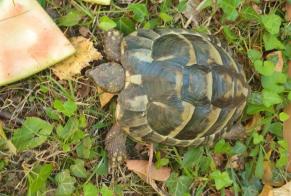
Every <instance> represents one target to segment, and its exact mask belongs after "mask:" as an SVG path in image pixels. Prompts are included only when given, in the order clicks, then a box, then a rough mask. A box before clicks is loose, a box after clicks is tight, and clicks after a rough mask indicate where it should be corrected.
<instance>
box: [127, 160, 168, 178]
mask: <svg viewBox="0 0 291 196" xmlns="http://www.w3.org/2000/svg"><path fill="white" fill-rule="evenodd" d="M148 164H149V162H148V161H145V160H127V161H126V166H127V168H128V169H129V170H131V171H133V172H134V173H136V174H138V175H141V176H143V177H145V178H146V177H149V178H150V179H152V180H157V181H162V182H165V181H166V180H167V179H168V178H169V176H170V174H171V169H170V168H168V167H162V168H160V169H157V168H156V167H155V166H154V165H152V166H151V169H150V171H149V175H150V176H147V168H148Z"/></svg>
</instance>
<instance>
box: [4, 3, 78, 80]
mask: <svg viewBox="0 0 291 196" xmlns="http://www.w3.org/2000/svg"><path fill="white" fill-rule="evenodd" d="M74 52H75V49H74V47H73V46H72V45H71V43H70V42H69V41H68V40H67V38H66V37H65V36H64V35H63V33H62V32H61V31H60V30H59V28H58V27H57V25H56V24H55V23H54V22H53V21H52V19H51V18H50V17H49V16H48V15H47V13H46V12H45V11H44V10H43V8H42V7H41V6H40V5H39V3H38V2H37V1H36V0H2V1H1V0H0V86H2V85H5V84H8V83H11V82H14V81H17V80H20V79H23V78H25V77H28V76H30V75H32V74H34V73H37V72H39V71H41V70H43V69H45V68H47V67H48V66H50V65H53V64H55V63H57V62H59V61H61V60H63V59H65V58H66V57H68V56H70V55H72V54H73V53H74Z"/></svg>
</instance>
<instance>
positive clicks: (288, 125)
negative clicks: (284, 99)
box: [283, 61, 291, 172]
mask: <svg viewBox="0 0 291 196" xmlns="http://www.w3.org/2000/svg"><path fill="white" fill-rule="evenodd" d="M288 75H289V76H291V61H288ZM284 112H286V113H287V114H288V115H289V116H291V104H290V103H289V104H288V105H287V107H286V108H285V110H284ZM283 138H284V139H285V140H286V141H287V143H288V164H287V171H288V172H291V118H289V119H288V120H286V121H285V122H284V124H283Z"/></svg>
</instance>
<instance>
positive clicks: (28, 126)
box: [12, 117, 53, 151]
mask: <svg viewBox="0 0 291 196" xmlns="http://www.w3.org/2000/svg"><path fill="white" fill-rule="evenodd" d="M52 130H53V126H52V125H51V124H50V123H48V122H46V121H44V120H42V119H40V118H36V117H28V118H26V120H25V121H24V123H23V125H22V127H21V128H19V129H17V130H16V131H15V132H14V134H13V137H12V143H13V144H14V145H15V146H16V148H17V150H18V151H24V150H28V149H32V148H35V147H37V146H39V145H41V144H43V143H44V142H45V141H46V140H47V138H48V136H50V134H51V132H52Z"/></svg>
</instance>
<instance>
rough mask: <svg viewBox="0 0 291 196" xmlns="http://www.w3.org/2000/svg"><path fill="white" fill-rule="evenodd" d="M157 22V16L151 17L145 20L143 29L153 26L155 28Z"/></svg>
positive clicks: (158, 22) (158, 20)
mask: <svg viewBox="0 0 291 196" xmlns="http://www.w3.org/2000/svg"><path fill="white" fill-rule="evenodd" d="M159 24H160V19H159V18H153V19H151V20H149V21H147V22H146V23H145V24H144V26H143V28H144V29H154V28H156V27H157V26H158V25H159Z"/></svg>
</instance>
